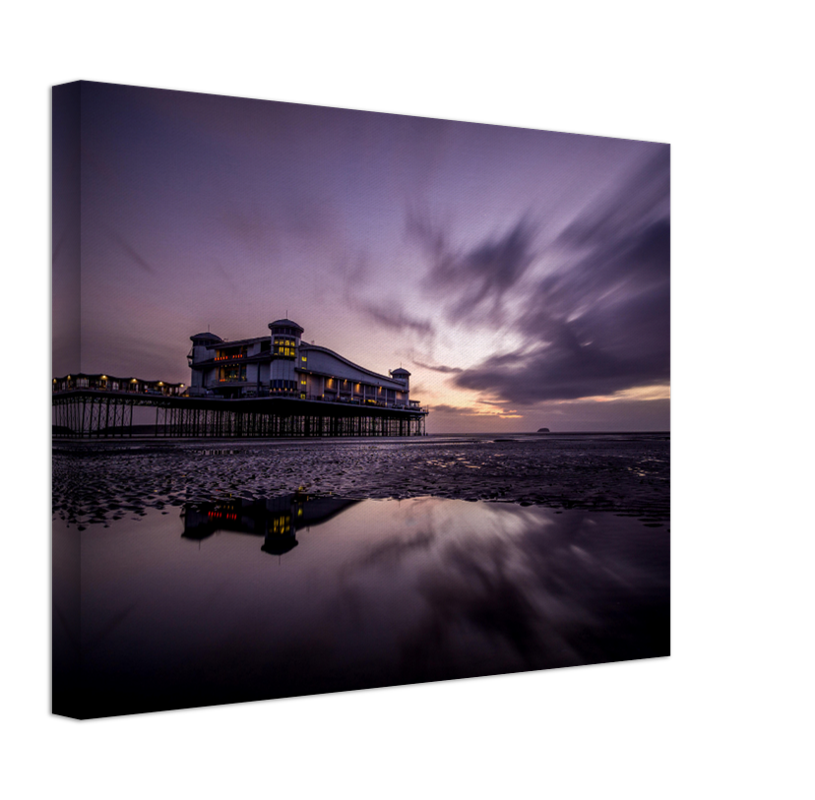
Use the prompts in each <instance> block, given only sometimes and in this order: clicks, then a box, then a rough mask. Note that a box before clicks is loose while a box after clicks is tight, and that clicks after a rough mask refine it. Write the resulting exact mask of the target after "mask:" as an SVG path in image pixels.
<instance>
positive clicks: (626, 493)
mask: <svg viewBox="0 0 815 800" xmlns="http://www.w3.org/2000/svg"><path fill="white" fill-rule="evenodd" d="M668 451H669V441H668V439H667V437H648V436H641V437H627V438H617V439H611V438H608V437H607V438H605V439H603V438H602V437H594V438H592V439H586V438H583V439H582V440H581V439H580V438H578V439H577V440H575V439H574V438H572V439H562V440H556V439H554V438H553V439H547V440H545V441H541V440H540V439H536V440H531V439H527V440H525V441H524V440H521V441H511V442H501V441H494V440H485V439H475V440H473V439H471V440H466V441H439V440H434V439H428V440H422V441H419V442H415V443H413V442H412V443H411V444H409V445H405V443H404V442H403V441H400V442H395V443H391V442H381V441H380V442H377V443H369V442H363V443H360V442H352V443H346V442H305V443H304V442H297V443H291V444H287V443H281V442H276V443H271V444H268V445H265V444H249V445H242V444H237V445H236V444H235V443H227V442H225V443H222V444H220V445H217V446H213V445H212V444H211V443H207V444H206V446H202V445H195V444H193V443H190V442H185V443H184V444H180V445H173V444H170V445H167V444H166V443H163V444H161V445H158V444H155V443H144V444H140V445H137V446H135V447H130V448H127V449H122V448H121V445H119V446H102V447H96V446H94V447H89V446H88V445H80V446H78V447H76V446H67V447H66V446H62V445H60V446H59V447H57V448H55V454H54V548H53V559H54V618H53V630H54V643H53V655H54V693H53V707H54V711H55V712H56V713H62V714H67V715H69V716H77V717H83V718H87V717H94V716H105V715H111V714H122V713H135V712H143V711H154V710H162V709H170V708H183V707H190V706H197V705H211V704H217V703H229V702H238V701H244V700H257V699H264V698H273V697H286V696H293V695H303V694H314V693H320V692H331V691H343V690H350V689H361V688H370V687H377V686H389V685H395V684H403V683H417V682H423V681H435V680H446V679H452V678H463V677H472V676H476V675H492V674H499V673H507V672H517V671H524V670H530V669H544V668H549V667H560V666H574V665H579V664H593V663H598V662H605V661H618V660H625V659H636V658H648V657H653V656H663V655H668V653H669V640H670V634H669V631H670V619H669V605H670V603H669V601H670V569H669V567H670V558H669V528H668V499H669V498H668V458H669V453H668ZM372 498H382V499H379V500H375V499H372ZM384 498H390V499H384ZM393 498H411V499H402V500H401V501H399V500H397V499H393ZM465 500H470V501H472V500H477V501H479V502H463V501H465ZM532 504H534V505H532ZM80 576H81V587H80V581H79V579H80ZM80 608H81V624H80V619H79V610H80ZM80 665H81V668H80Z"/></svg>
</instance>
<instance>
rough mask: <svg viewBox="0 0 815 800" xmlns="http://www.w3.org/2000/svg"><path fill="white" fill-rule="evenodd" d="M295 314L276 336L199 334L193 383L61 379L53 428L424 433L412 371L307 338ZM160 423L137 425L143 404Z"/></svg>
mask: <svg viewBox="0 0 815 800" xmlns="http://www.w3.org/2000/svg"><path fill="white" fill-rule="evenodd" d="M302 334H303V328H302V327H301V326H300V325H298V324H297V323H296V322H293V321H292V320H290V319H279V320H276V321H274V322H271V323H269V334H268V335H266V336H259V337H256V338H253V339H240V340H237V341H234V340H233V341H226V340H224V339H221V337H220V336H216V335H215V334H214V333H210V332H207V333H198V334H195V335H194V336H191V337H190V339H191V341H192V348H191V349H190V352H189V354H188V356H187V359H188V366H189V368H190V370H191V373H192V376H191V379H190V385H189V386H184V384H179V383H168V382H165V381H145V380H142V379H140V378H133V377H127V378H121V377H112V376H110V375H87V374H77V375H68V376H65V377H63V378H54V380H53V385H52V392H53V400H52V404H53V406H54V419H53V435H54V436H55V437H60V438H61V437H66V438H99V437H118V436H128V437H132V436H133V435H145V436H166V437H173V438H175V437H220V438H238V437H247V438H248V437H251V438H271V437H299V436H308V437H314V436H421V435H423V434H424V432H425V418H426V416H427V413H428V412H427V409H426V408H422V407H421V406H420V404H419V401H418V400H413V399H411V397H410V373H409V372H408V371H407V370H406V369H402V368H399V369H394V370H391V371H390V372H389V374H388V375H381V374H379V373H377V372H374V371H372V370H369V369H367V368H365V367H362V366H360V365H359V364H355V363H354V362H352V361H350V360H349V359H347V358H345V357H344V356H341V355H340V354H339V353H336V352H334V351H333V350H330V349H329V348H327V347H320V346H318V345H314V344H308V343H306V342H304V341H303V340H302ZM140 406H142V407H143V406H148V407H151V408H154V409H155V423H154V424H151V425H149V426H148V425H134V421H133V409H134V407H140Z"/></svg>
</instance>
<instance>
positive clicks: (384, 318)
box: [348, 296, 434, 337]
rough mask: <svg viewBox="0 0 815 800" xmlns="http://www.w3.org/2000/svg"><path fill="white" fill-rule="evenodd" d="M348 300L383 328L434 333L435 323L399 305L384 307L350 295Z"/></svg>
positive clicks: (422, 333)
mask: <svg viewBox="0 0 815 800" xmlns="http://www.w3.org/2000/svg"><path fill="white" fill-rule="evenodd" d="M348 302H349V303H351V304H352V305H353V307H354V308H356V310H357V311H360V312H361V313H363V314H365V315H366V316H367V317H368V318H369V319H371V320H373V321H374V322H376V323H377V324H379V325H381V326H382V327H383V328H388V329H389V330H393V331H396V332H398V333H404V332H406V331H411V332H413V333H416V334H418V335H419V336H423V337H427V336H432V335H433V333H434V328H433V325H432V324H431V323H430V322H429V321H428V320H424V319H419V318H417V317H413V316H411V315H409V314H408V313H407V312H405V311H403V310H402V309H401V308H399V307H398V306H395V305H388V306H387V307H384V306H381V305H376V304H374V303H371V302H369V301H367V300H361V299H359V298H354V297H350V296H349V297H348Z"/></svg>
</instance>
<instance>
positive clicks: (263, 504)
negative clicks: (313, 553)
mask: <svg viewBox="0 0 815 800" xmlns="http://www.w3.org/2000/svg"><path fill="white" fill-rule="evenodd" d="M357 502H359V501H358V500H345V499H342V498H337V497H311V496H309V495H307V494H302V493H297V494H289V495H284V496H283V497H274V498H271V499H269V500H243V499H236V500H229V501H223V502H218V503H203V504H196V505H194V504H189V505H187V506H186V507H185V508H184V511H183V516H184V533H183V534H181V535H182V536H183V537H184V538H185V539H193V540H195V541H198V542H200V541H201V540H203V539H207V538H209V537H210V536H212V535H213V534H215V533H219V532H222V531H233V532H236V533H248V534H252V535H254V536H263V537H264V540H263V546H262V547H261V548H260V549H261V550H263V551H264V552H265V553H270V554H272V555H275V556H281V555H283V554H284V553H288V552H289V551H290V550H293V549H294V548H295V547H297V544H298V542H297V530H298V529H299V528H311V527H314V526H316V525H320V524H321V523H323V522H327V521H328V520H330V519H331V518H332V517H335V516H336V515H337V514H340V513H341V512H342V511H344V510H345V509H347V508H350V507H351V506H352V505H354V504H355V503H357Z"/></svg>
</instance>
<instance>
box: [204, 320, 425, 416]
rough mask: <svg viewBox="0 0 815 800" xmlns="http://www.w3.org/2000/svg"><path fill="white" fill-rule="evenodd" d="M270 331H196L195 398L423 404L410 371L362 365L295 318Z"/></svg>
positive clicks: (398, 405)
mask: <svg viewBox="0 0 815 800" xmlns="http://www.w3.org/2000/svg"><path fill="white" fill-rule="evenodd" d="M269 331H270V333H269V334H268V335H266V336H259V337H257V338H254V339H239V340H237V341H230V342H227V341H224V340H223V339H221V338H220V336H216V335H215V334H213V333H209V332H207V333H197V334H195V335H194V336H191V337H190V339H191V340H192V349H191V350H190V352H189V355H188V360H189V366H190V369H191V371H192V377H191V380H190V386H189V396H190V397H229V398H238V397H268V396H277V397H292V398H297V399H300V400H320V401H333V402H345V403H354V404H357V405H375V406H381V407H386V408H410V407H411V406H413V407H418V405H419V404H418V401H411V400H410V396H409V395H410V373H409V372H408V371H407V370H406V369H401V368H399V369H394V370H391V371H390V373H389V374H388V375H380V374H379V373H377V372H373V371H372V370H369V369H366V368H365V367H361V366H360V365H359V364H355V363H353V362H352V361H350V360H349V359H347V358H345V357H343V356H341V355H340V354H339V353H335V352H334V351H333V350H329V349H328V348H327V347H320V346H318V345H314V344H308V343H307V342H304V341H303V338H302V335H303V328H301V327H300V325H298V324H297V323H296V322H293V321H292V320H290V319H278V320H275V321H274V322H270V323H269Z"/></svg>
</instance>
